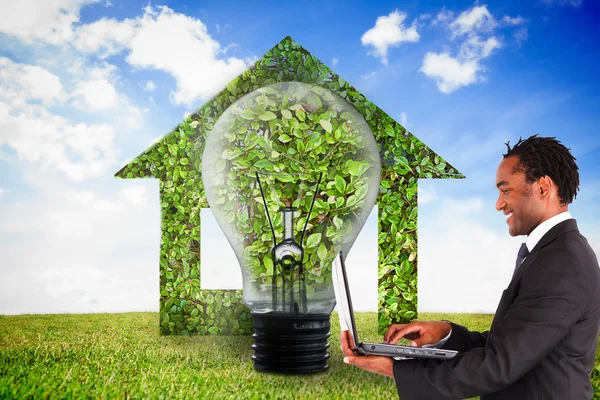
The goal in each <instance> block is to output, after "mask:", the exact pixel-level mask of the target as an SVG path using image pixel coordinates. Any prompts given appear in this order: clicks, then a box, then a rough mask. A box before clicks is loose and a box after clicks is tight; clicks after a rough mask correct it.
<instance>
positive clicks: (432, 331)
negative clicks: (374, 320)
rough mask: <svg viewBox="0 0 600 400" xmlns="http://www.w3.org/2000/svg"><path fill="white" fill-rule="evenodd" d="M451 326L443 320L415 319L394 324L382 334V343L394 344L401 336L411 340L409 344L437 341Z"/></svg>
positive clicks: (448, 331)
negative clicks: (408, 322) (421, 320)
mask: <svg viewBox="0 0 600 400" xmlns="http://www.w3.org/2000/svg"><path fill="white" fill-rule="evenodd" d="M451 329H452V326H451V325H450V324H449V323H448V322H444V321H423V322H420V321H417V322H412V323H410V324H394V325H392V326H390V327H389V329H388V331H387V332H386V333H385V335H384V336H383V342H384V343H392V344H395V343H396V342H397V341H398V340H400V339H402V338H403V337H405V338H407V339H409V340H412V342H411V344H410V345H411V346H413V347H421V346H423V345H424V344H433V343H437V342H439V341H440V340H442V339H443V338H445V337H446V336H448V334H449V333H450V330H451Z"/></svg>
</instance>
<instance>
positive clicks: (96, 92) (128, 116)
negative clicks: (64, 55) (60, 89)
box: [69, 60, 144, 130]
mask: <svg viewBox="0 0 600 400" xmlns="http://www.w3.org/2000/svg"><path fill="white" fill-rule="evenodd" d="M79 62H80V64H78V65H77V66H75V67H74V68H73V73H74V75H76V76H77V77H76V79H75V80H74V85H75V88H74V90H73V92H72V93H71V94H70V96H69V97H70V99H71V101H72V103H71V104H72V105H73V106H74V107H76V108H78V109H80V110H84V111H87V112H90V113H96V114H97V113H100V112H104V113H105V115H107V116H110V118H112V119H113V120H114V121H115V122H116V123H118V124H119V125H122V126H123V127H124V128H126V129H128V130H139V129H141V128H142V127H143V120H144V119H143V113H142V110H141V109H140V108H139V107H137V106H134V105H133V104H131V101H130V100H129V98H128V97H127V96H125V95H123V94H119V93H118V92H117V89H116V87H115V85H116V84H118V82H119V80H120V77H119V76H118V74H117V67H116V66H114V65H112V64H109V63H107V62H106V61H104V62H102V63H100V64H98V65H95V66H91V65H90V66H85V65H84V64H83V62H82V61H81V60H79Z"/></svg>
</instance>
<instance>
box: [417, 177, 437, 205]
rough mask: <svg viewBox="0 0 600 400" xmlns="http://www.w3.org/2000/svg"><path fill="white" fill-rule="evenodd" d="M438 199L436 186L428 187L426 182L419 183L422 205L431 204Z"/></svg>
mask: <svg viewBox="0 0 600 400" xmlns="http://www.w3.org/2000/svg"><path fill="white" fill-rule="evenodd" d="M437 199H438V195H437V192H436V190H435V186H433V185H428V184H427V183H426V182H424V181H420V182H419V194H418V200H419V205H420V204H426V203H431V202H433V201H435V200H437Z"/></svg>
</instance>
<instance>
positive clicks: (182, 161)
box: [179, 157, 190, 165]
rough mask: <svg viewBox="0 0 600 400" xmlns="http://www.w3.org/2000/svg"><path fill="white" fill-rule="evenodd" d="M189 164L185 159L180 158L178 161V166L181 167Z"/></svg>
mask: <svg viewBox="0 0 600 400" xmlns="http://www.w3.org/2000/svg"><path fill="white" fill-rule="evenodd" d="M189 162H190V160H188V159H187V158H185V157H184V158H182V159H181V160H179V164H181V165H188V163H189Z"/></svg>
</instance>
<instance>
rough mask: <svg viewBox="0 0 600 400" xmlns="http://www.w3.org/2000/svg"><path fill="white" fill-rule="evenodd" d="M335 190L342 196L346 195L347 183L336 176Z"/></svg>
mask: <svg viewBox="0 0 600 400" xmlns="http://www.w3.org/2000/svg"><path fill="white" fill-rule="evenodd" d="M335 188H336V189H337V190H338V192H340V194H344V193H346V181H345V180H344V178H342V177H341V176H339V175H336V177H335Z"/></svg>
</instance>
